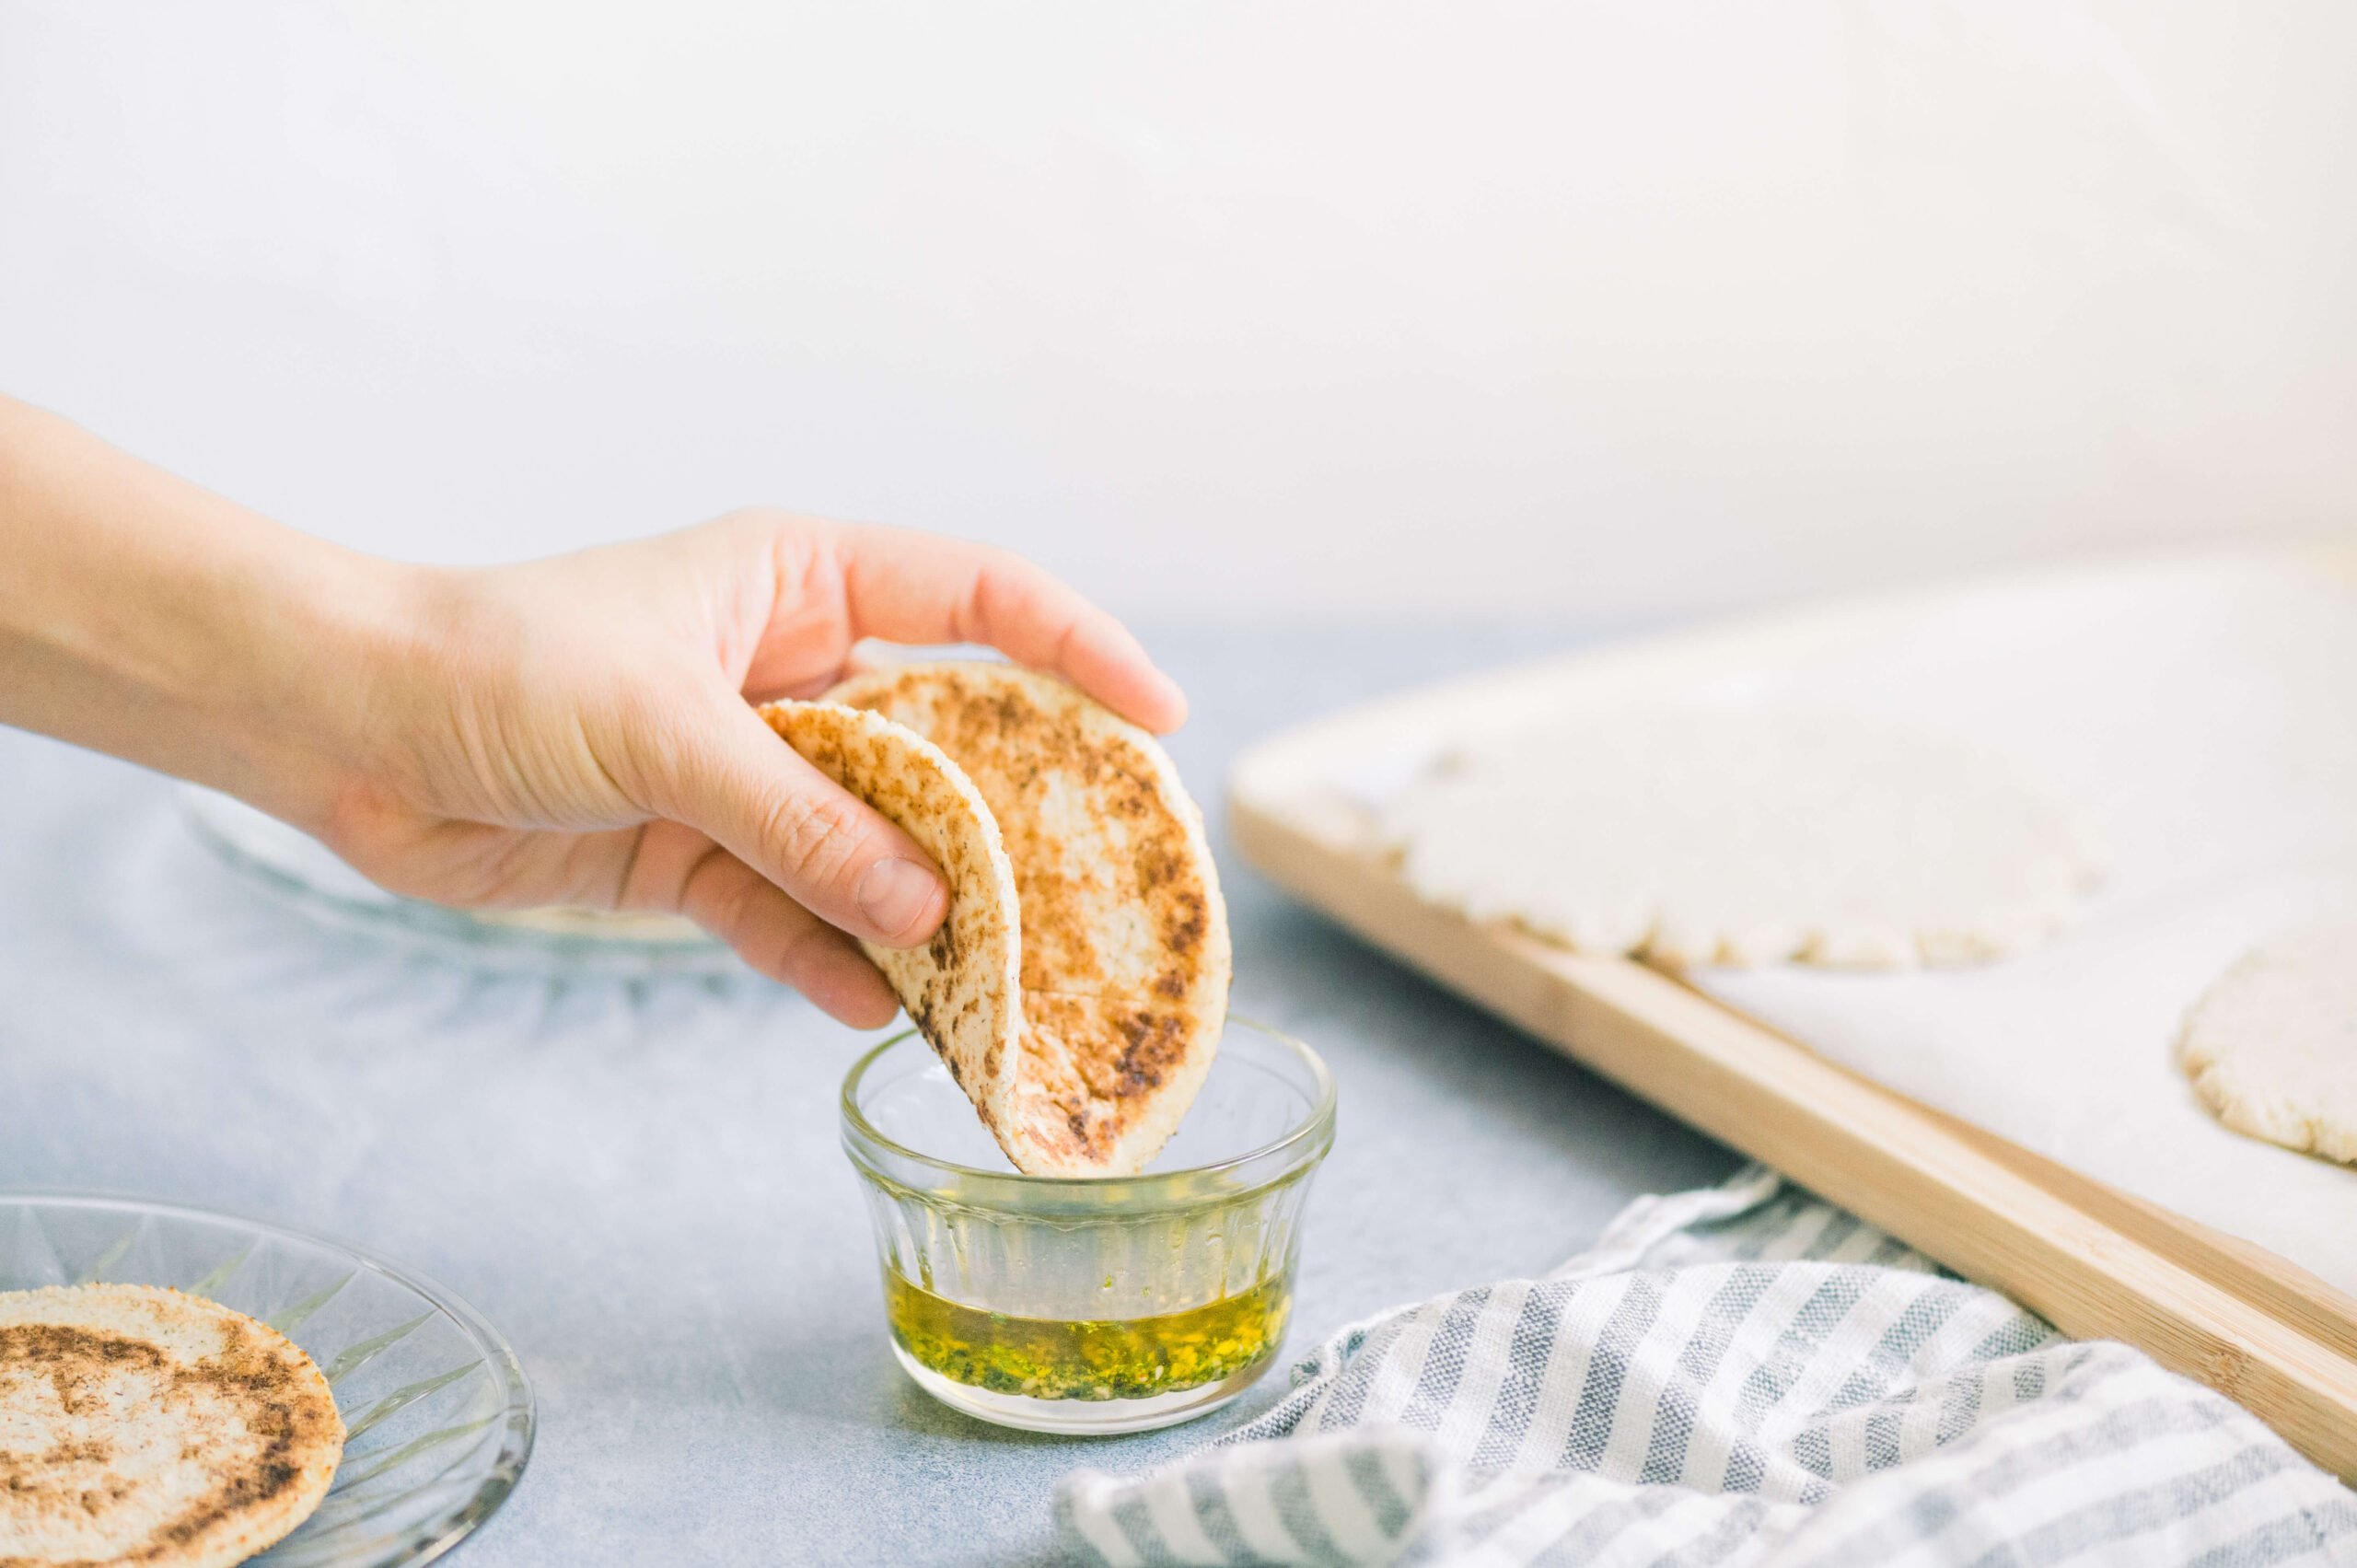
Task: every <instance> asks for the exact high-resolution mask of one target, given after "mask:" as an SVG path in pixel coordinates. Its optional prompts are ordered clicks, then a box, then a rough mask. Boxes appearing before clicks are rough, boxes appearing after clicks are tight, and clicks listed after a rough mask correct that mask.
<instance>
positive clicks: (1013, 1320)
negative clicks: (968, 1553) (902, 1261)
mask: <svg viewBox="0 0 2357 1568" xmlns="http://www.w3.org/2000/svg"><path fill="white" fill-rule="evenodd" d="M1292 1307H1293V1296H1292V1294H1291V1292H1290V1291H1288V1290H1287V1289H1286V1287H1285V1282H1284V1281H1283V1279H1281V1278H1279V1279H1268V1280H1263V1281H1261V1282H1260V1283H1259V1284H1257V1285H1254V1286H1253V1287H1252V1288H1251V1289H1249V1290H1247V1291H1244V1292H1242V1293H1240V1294H1238V1295H1230V1296H1225V1297H1223V1298H1221V1299H1220V1300H1217V1301H1213V1302H1211V1303H1208V1304H1207V1305H1205V1306H1202V1307H1190V1308H1188V1309H1187V1310H1186V1311H1183V1312H1171V1313H1166V1314H1164V1315H1162V1316H1160V1317H1155V1318H1077V1319H1058V1318H1021V1317H1015V1316H1011V1315H1010V1314H1007V1313H1004V1312H991V1311H986V1310H984V1309H982V1308H981V1307H967V1306H963V1305H961V1304H959V1303H958V1302H954V1301H946V1300H944V1299H943V1298H942V1297H940V1296H937V1295H934V1294H933V1293H932V1292H931V1291H928V1290H925V1289H923V1287H921V1286H919V1285H914V1284H911V1283H909V1282H908V1281H907V1280H904V1279H902V1278H901V1277H900V1275H899V1274H898V1273H896V1272H891V1271H887V1272H886V1273H885V1276H884V1308H885V1313H886V1316H887V1317H888V1318H889V1319H890V1321H891V1325H892V1338H893V1340H894V1341H895V1342H897V1343H898V1344H899V1346H900V1349H901V1350H902V1351H904V1352H905V1353H907V1354H908V1357H909V1359H911V1361H914V1362H915V1363H916V1364H917V1365H919V1366H921V1367H923V1368H924V1369H925V1370H926V1371H928V1372H931V1373H935V1374H936V1375H938V1376H943V1377H946V1378H948V1379H949V1380H950V1381H952V1382H955V1383H963V1384H965V1385H966V1386H968V1387H969V1388H984V1389H988V1390H989V1391H990V1392H992V1393H994V1394H1019V1395H1022V1396H1024V1397H1025V1398H1028V1399H1034V1400H1144V1399H1153V1398H1155V1397H1156V1396H1158V1395H1163V1394H1176V1393H1179V1392H1181V1391H1183V1390H1185V1389H1189V1388H1202V1386H1203V1385H1205V1384H1207V1383H1217V1382H1219V1381H1221V1380H1223V1379H1225V1378H1228V1377H1233V1376H1236V1375H1237V1374H1238V1373H1240V1372H1247V1371H1250V1370H1252V1369H1254V1368H1256V1367H1258V1366H1259V1365H1260V1363H1261V1362H1262V1361H1263V1360H1265V1359H1266V1358H1267V1357H1269V1356H1270V1355H1271V1354H1273V1353H1275V1351H1276V1348H1277V1346H1278V1344H1279V1343H1280V1342H1283V1339H1284V1334H1285V1318H1286V1315H1287V1314H1288V1313H1289V1312H1290V1311H1291V1310H1292Z"/></svg>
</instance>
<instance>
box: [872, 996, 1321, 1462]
mask: <svg viewBox="0 0 2357 1568" xmlns="http://www.w3.org/2000/svg"><path fill="white" fill-rule="evenodd" d="M842 1137H843V1147H844V1149H845V1150H846V1151H847V1152H848V1153H849V1154H850V1156H851V1159H852V1163H853V1166H855V1167H857V1168H858V1170H859V1173H860V1175H861V1177H862V1178H863V1179H864V1184H865V1190H866V1193H867V1200H868V1203H867V1207H868V1215H869V1218H870V1219H871V1220H872V1221H873V1222H874V1225H875V1231H876V1242H877V1252H878V1255H879V1257H880V1260H881V1261H882V1264H883V1272H884V1295H885V1308H886V1318H887V1321H888V1329H889V1331H890V1333H891V1336H892V1348H893V1352H894V1353H895V1354H896V1355H897V1356H898V1357H899V1359H900V1365H902V1367H904V1368H905V1369H906V1370H907V1372H908V1374H909V1376H911V1377H912V1378H914V1379H915V1380H916V1382H917V1384H918V1386H919V1387H920V1388H923V1389H924V1390H925V1391H926V1392H927V1393H929V1394H931V1395H933V1396H934V1397H935V1399H938V1400H941V1401H942V1402H943V1403H945V1404H947V1405H950V1406H952V1407H953V1408H955V1409H958V1410H960V1411H965V1412H967V1413H968V1414H970V1415H973V1416H978V1417H980V1418H981V1419H982V1420H984V1421H989V1422H995V1423H998V1424H1000V1425H1003V1426H1015V1427H1022V1428H1025V1429H1028V1430H1030V1431H1035V1432H1059V1433H1115V1432H1141V1431H1144V1430H1146V1429H1148V1428H1151V1427H1157V1426H1167V1425H1170V1424H1172V1423H1176V1422H1180V1421H1187V1420H1190V1419H1192V1418H1193V1417H1195V1416H1198V1415H1202V1414H1204V1413H1205V1412H1207V1411H1213V1410H1215V1409H1217V1408H1218V1407H1219V1406H1221V1405H1224V1404H1225V1403H1227V1402H1228V1401H1229V1400H1233V1399H1235V1398H1236V1397H1237V1395H1239V1394H1241V1393H1242V1392H1243V1391H1244V1390H1245V1389H1246V1388H1249V1387H1250V1386H1251V1385H1252V1384H1253V1383H1255V1382H1257V1381H1258V1380H1259V1379H1260V1376H1262V1375H1263V1374H1264V1373H1266V1372H1267V1371H1268V1369H1269V1368H1270V1366H1271V1365H1274V1363H1275V1361H1276V1358H1277V1353H1278V1350H1279V1347H1280V1345H1281V1344H1282V1342H1283V1338H1284V1330H1285V1326H1286V1321H1287V1318H1288V1317H1289V1315H1290V1309H1291V1307H1292V1299H1293V1281H1294V1271H1295V1264H1296V1262H1297V1261H1298V1260H1299V1258H1300V1252H1301V1231H1302V1214H1303V1208H1304V1203H1305V1201H1306V1198H1307V1196H1308V1192H1309V1181H1310V1177H1311V1175H1312V1174H1313V1173H1314V1172H1315V1171H1316V1170H1317V1168H1318V1162H1319V1161H1320V1160H1322V1159H1324V1158H1325V1156H1326V1151H1327V1150H1328V1149H1329V1148H1331V1147H1332V1146H1333V1142H1334V1085H1333V1080H1332V1079H1331V1077H1329V1075H1328V1074H1327V1071H1326V1067H1325V1064H1324V1063H1321V1062H1320V1061H1318V1056H1317V1054H1316V1053H1315V1052H1314V1051H1311V1050H1310V1049H1309V1048H1308V1047H1307V1046H1306V1045H1304V1044H1302V1043H1301V1042H1300V1041H1299V1040H1293V1039H1290V1038H1289V1037H1287V1036H1284V1035H1281V1034H1278V1033H1276V1032H1275V1031H1273V1030H1271V1029H1266V1028H1260V1026H1258V1025H1254V1024H1249V1023H1246V1022H1243V1021H1241V1020H1238V1019H1236V1018H1230V1019H1229V1020H1228V1026H1227V1029H1226V1033H1225V1037H1224V1038H1223V1039H1222V1040H1221V1042H1220V1048H1219V1054H1218V1057H1217V1058H1216V1060H1215V1061H1214V1063H1213V1068H1212V1072H1211V1074H1210V1076H1209V1077H1208V1078H1207V1079H1206V1080H1205V1081H1204V1084H1203V1087H1202V1092H1201V1093H1200V1094H1198V1095H1197V1097H1196V1098H1195V1102H1194V1104H1193V1106H1192V1107H1191V1108H1190V1109H1189V1111H1188V1113H1187V1117H1186V1120H1185V1121H1183V1122H1182V1123H1181V1124H1180V1126H1179V1132H1178V1135H1177V1136H1176V1137H1174V1138H1173V1139H1172V1140H1171V1141H1170V1144H1169V1145H1168V1146H1167V1148H1165V1149H1164V1150H1163V1152H1162V1155H1161V1156H1160V1157H1159V1158H1157V1159H1156V1160H1155V1162H1154V1165H1153V1167H1150V1168H1149V1169H1148V1171H1147V1172H1146V1173H1145V1174H1144V1175H1142V1176H1135V1177H1107V1178H1088V1179H1067V1178H1052V1177H1037V1176H1025V1175H1021V1174H1018V1173H1017V1172H1016V1171H1015V1170H1014V1169H1012V1168H1011V1167H1009V1166H1008V1164H1007V1162H1006V1157H1005V1156H1004V1155H1003V1154H1001V1153H1000V1152H999V1149H998V1146H997V1145H996V1144H994V1143H993V1141H992V1139H991V1136H990V1134H989V1133H988V1132H986V1131H985V1130H984V1129H983V1127H982V1125H981V1121H980V1119H979V1118H978V1117H977V1116H976V1115H975V1113H974V1108H973V1105H972V1104H971V1103H970V1101H969V1100H968V1099H967V1098H966V1096H965V1094H964V1092H963V1091H961V1090H960V1089H959V1088H958V1086H957V1084H956V1083H955V1082H954V1081H953V1080H952V1079H951V1078H950V1076H949V1073H948V1069H947V1068H946V1067H944V1066H943V1065H942V1063H941V1061H940V1059H939V1058H938V1057H936V1056H935V1054H934V1052H933V1051H932V1049H931V1048H930V1047H929V1046H927V1045H926V1044H925V1042H924V1041H923V1040H922V1039H920V1038H919V1037H918V1036H917V1035H916V1034H915V1032H914V1031H910V1032H908V1033H904V1034H901V1035H898V1036H895V1037H894V1038H893V1039H891V1040H887V1041H885V1042H884V1043H883V1044H882V1045H880V1046H878V1047H877V1048H876V1049H875V1050H874V1051H870V1052H869V1053H868V1054H867V1055H866V1056H865V1057H864V1058H863V1059H862V1060H861V1061H860V1063H858V1065H856V1066H855V1067H853V1069H852V1072H851V1075H850V1076H849V1077H848V1078H847V1079H846V1080H845V1081H844V1084H843V1096H842Z"/></svg>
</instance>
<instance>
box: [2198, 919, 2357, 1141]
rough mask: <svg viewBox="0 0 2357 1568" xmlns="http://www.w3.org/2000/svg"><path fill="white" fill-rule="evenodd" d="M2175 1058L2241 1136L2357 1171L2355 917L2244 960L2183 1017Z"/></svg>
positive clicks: (2303, 932)
mask: <svg viewBox="0 0 2357 1568" xmlns="http://www.w3.org/2000/svg"><path fill="white" fill-rule="evenodd" d="M2177 1061H2178V1063H2180V1064H2181V1065H2182V1066H2183V1067H2184V1068H2185V1071H2186V1073H2187V1074H2188V1075H2189V1077H2191V1078H2192V1080H2193V1089H2194V1092H2195V1093H2196V1094H2198V1095H2200V1097H2201V1102H2202V1103H2203V1104H2204V1105H2207V1106H2208V1107H2209V1108H2210V1109H2212V1111H2214V1112H2215V1113H2216V1114H2217V1117H2218V1120H2219V1121H2223V1122H2224V1123H2225V1124H2226V1125H2227V1126H2229V1127H2232V1128H2233V1129H2235V1131H2236V1132H2247V1133H2249V1134H2250V1135H2251V1136H2252V1137H2254V1138H2264V1139H2266V1140H2267V1141H2268V1142H2269V1143H2270V1144H2282V1145H2283V1146H2284V1147H2285V1148H2287V1149H2299V1150H2302V1151H2304V1152H2305V1153H2308V1154H2316V1155H2322V1156H2324V1157H2325V1158H2327V1159H2330V1160H2340V1161H2343V1162H2345V1163H2348V1164H2351V1165H2357V916H2347V915H2344V916H2338V917H2336V918H2334V919H2330V920H2326V921H2319V922H2317V923H2315V924H2313V925H2307V926H2303V927H2301V928H2300V929H2298V930H2295V931H2293V932H2289V933H2287V934H2285V935H2282V936H2278V937H2276V938H2274V939H2273V940H2272V941H2269V942H2265V943H2262V944H2260V945H2259V946H2258V947H2254V948H2252V949H2251V950H2250V951H2249V952H2248V953H2247V954H2245V955H2244V956H2243V957H2242V958H2241V959H2239V960H2238V961H2237V962H2236V963H2235V966H2234V967H2233V968H2232V969H2229V970H2227V971H2226V972H2225V973H2224V974H2223V975H2221V976H2219V977H2218V979H2217V981H2215V982H2214V983H2212V985H2211V987H2210V989H2209V990H2208V991H2206V992H2204V993H2202V995H2201V999H2200V1001H2199V1002H2196V1003H2195V1004H2194V1005H2193V1007H2192V1009H2191V1011H2189V1012H2188V1013H2187V1014H2186V1018H2185V1032H2184V1034H2183V1035H2182V1036H2181V1037H2180V1038H2179V1040H2178V1042H2177Z"/></svg>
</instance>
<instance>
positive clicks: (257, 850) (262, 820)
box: [180, 784, 741, 978]
mask: <svg viewBox="0 0 2357 1568" xmlns="http://www.w3.org/2000/svg"><path fill="white" fill-rule="evenodd" d="M180 809H181V812H182V814H183V815H184V816H185V817H186V818H187V819H188V822H189V825H190V827H191V828H192V829H193V830H195V834H196V837H197V839H198V840H199V842H203V844H204V845H205V846H206V847H207V848H209V849H211V850H212V851H213V852H214V854H216V855H217V856H219V857H220V858H221V860H222V861H224V862H225V863H226V864H227V865H228V866H229V867H230V869H232V870H234V871H236V872H237V873H238V875H239V876H240V877H243V878H244V879H245V880H246V881H248V882H249V883H251V884H253V885H254V886H256V887H259V888H261V889H264V890H265V891H267V892H269V893H271V894H273V896H275V897H277V898H278V899H279V900H282V901H284V902H285V903H288V904H291V905H293V906H294V907H295V908H296V909H299V910H301V911H302V912H304V913H306V914H308V915H310V916H311V917H312V918H313V919H315V920H318V921H320V922H321V923H325V924H329V925H332V926H336V927H339V928H341V929H343V930H347V931H360V932H364V933H366V934H369V935H376V936H380V937H391V938H394V939H396V940H399V941H402V942H405V943H407V944H409V945H411V946H412V947H424V948H429V949H433V950H435V951H439V952H441V953H443V954H444V955H445V956H447V957H450V958H457V959H459V961H462V962H465V963H468V964H470V965H472V966H473V967H475V968H478V969H487V970H502V971H505V970H528V971H533V972H551V973H559V972H574V973H596V974H600V975H612V976H617V977H642V976H643V977H649V978H653V977H658V976H666V975H681V976H726V975H730V974H734V973H738V972H741V970H739V968H738V966H737V960H736V958H735V956H734V955H732V954H731V953H730V952H729V950H728V948H727V947H726V946H725V945H724V944H722V943H719V942H716V941H714V939H713V938H712V937H710V936H709V935H705V934H704V933H703V932H702V931H700V930H698V929H697V928H696V927H695V926H694V925H693V924H691V923H689V922H687V921H685V920H682V919H679V918H678V917H676V916H672V915H657V914H610V913H604V912H598V911H594V910H505V911H481V912H474V911H468V910H456V909H448V908H446V907H444V906H443V905H441V904H434V903H427V902H426V901H425V900H423V899H408V898H403V897H401V895H400V894H398V893H389V892H387V891H385V889H382V888H379V887H377V885H376V884H375V883H374V882H371V881H369V880H368V878H366V877H363V876H361V875H360V873H358V872H357V871H354V869H352V867H350V866H349V865H345V864H344V863H343V861H341V860H339V859H337V858H336V857H335V855H334V854H333V853H331V851H330V850H329V849H328V847H327V846H326V845H325V844H322V843H320V842H319V841H318V840H317V839H314V838H312V837H310V836H309V835H308V834H307V833H304V832H301V831H299V830H296V829H294V828H290V827H288V826H287V825H286V824H285V823H284V822H282V821H280V820H279V819H277V818H275V817H272V816H269V815H267V814H265V813H263V812H260V811H257V810H255V809H254V808H253V807H250V806H248V805H247V804H246V803H245V802H244V801H241V800H238V799H234V798H232V797H231V796H226V795H223V794H221V793H220V792H218V791H217V790H210V789H204V788H202V787H200V786H198V785H195V784H183V785H181V786H180Z"/></svg>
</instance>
